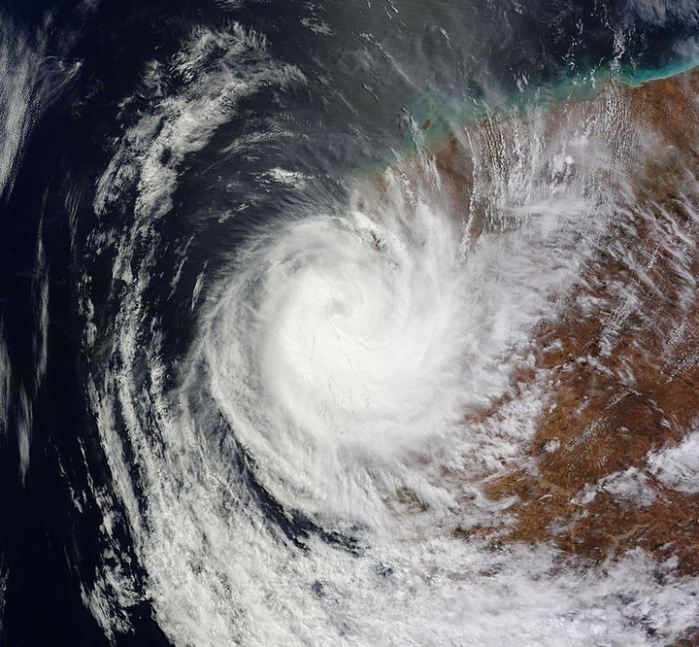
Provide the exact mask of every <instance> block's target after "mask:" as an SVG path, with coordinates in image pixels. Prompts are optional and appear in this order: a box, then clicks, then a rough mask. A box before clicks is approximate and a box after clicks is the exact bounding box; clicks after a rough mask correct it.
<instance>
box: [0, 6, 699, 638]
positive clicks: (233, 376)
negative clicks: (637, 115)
mask: <svg viewBox="0 0 699 647" xmlns="http://www.w3.org/2000/svg"><path fill="white" fill-rule="evenodd" d="M698 58H699V5H698V4H697V3H696V2H695V1H693V0H676V1H670V0H618V1H614V0H577V1H572V0H550V1H547V2H543V1H541V2H539V1H530V2H527V1H526V0H521V1H518V0H501V1H498V0H462V1H457V0H422V1H418V0H324V1H318V0H303V1H301V0H298V1H297V0H283V1H281V0H280V1H275V0H188V1H184V0H168V1H167V2H165V1H160V0H138V1H135V0H120V1H119V2H117V1H115V0H81V1H76V0H64V1H61V2H58V1H56V2H48V1H47V2H42V1H40V0H32V1H26V0H25V1H20V0H5V1H4V2H3V3H2V5H1V6H0V644H1V645H7V646H8V647H15V646H17V647H19V646H28V647H33V646H37V647H39V646H44V645H52V646H60V645H70V646H71V647H82V646H86V647H87V646H97V645H99V646H102V645H119V646H121V645H123V646H146V645H147V646H155V645H157V646H163V647H164V646H173V647H224V646H228V645H241V646H244V647H272V646H274V647H295V646H299V647H301V646H303V647H320V646H333V647H341V646H353V647H359V646H367V647H368V646H371V647H380V646H392V645H401V646H406V647H407V646H412V645H414V646H420V647H423V646H424V647H432V646H434V647H436V646H442V645H444V646H447V645H448V646H458V647H461V646H466V645H475V646H478V647H495V646H502V645H516V646H518V647H529V646H539V645H541V646H550V647H554V646H555V647H562V646H565V647H576V646H580V647H602V646H605V647H607V646H610V647H611V646H615V647H629V646H631V645H634V646H637V647H640V646H642V645H649V646H665V645H671V644H679V643H676V641H677V640H679V639H680V638H682V637H684V636H688V635H690V634H691V632H692V631H694V632H695V634H694V635H697V634H696V632H697V626H698V625H699V596H698V593H699V579H697V577H696V574H694V575H692V574H689V575H688V574H686V573H679V572H677V571H676V568H677V560H676V559H675V560H674V561H673V558H671V557H670V558H668V559H666V560H664V561H662V560H660V561H659V560H658V559H657V558H656V557H655V556H653V555H652V554H650V553H649V552H648V551H646V550H645V549H644V547H643V546H642V545H639V546H638V547H636V548H634V549H633V550H628V551H621V552H620V553H619V554H617V555H616V556H615V557H614V559H610V560H606V561H605V560H591V559H588V558H587V557H585V556H579V555H575V554H568V553H566V554H564V553H563V552H562V549H561V548H560V547H559V546H558V545H557V544H556V543H555V542H554V541H536V542H527V541H508V540H507V539H506V538H501V540H499V541H495V542H494V541H493V540H492V537H486V536H481V535H480V534H478V533H477V532H470V530H469V529H477V528H482V527H486V526H489V524H492V523H493V519H499V521H500V522H502V523H503V524H504V526H507V525H508V524H511V523H514V522H513V521H511V519H512V518H511V517H510V516H507V513H506V508H507V507H508V505H510V504H511V503H512V502H511V501H509V502H508V501H507V500H495V499H493V498H492V497H490V498H489V496H488V494H487V491H486V490H487V487H486V486H487V483H489V482H490V481H491V480H492V479H494V478H496V476H497V475H499V474H502V473H504V472H505V471H507V470H508V469H509V468H510V467H512V466H513V465H516V466H517V468H518V469H519V468H522V465H525V464H526V461H525V459H523V458H522V456H524V455H525V454H526V447H527V443H528V442H529V441H530V440H531V438H533V437H534V434H535V427H536V424H537V422H536V421H537V420H538V419H539V418H540V416H541V412H542V411H543V410H544V408H545V407H549V404H548V403H549V400H547V398H548V397H549V395H550V394H549V393H548V391H546V390H545V389H544V386H542V385H543V384H544V381H543V378H542V379H540V380H538V381H536V380H533V381H531V380H530V381H529V382H527V380H525V379H524V378H521V379H520V378H518V377H517V376H518V375H523V373H522V371H525V370H526V369H527V367H529V368H531V366H532V365H533V360H532V359H531V358H532V356H533V355H532V353H533V351H532V349H531V344H532V331H534V330H537V326H540V325H541V324H542V322H552V321H554V322H555V321H557V320H558V319H557V318H560V317H561V316H562V315H561V312H563V310H564V309H565V307H566V304H568V303H569V302H570V300H571V299H572V298H573V297H572V296H571V295H573V294H576V292H575V291H576V290H578V289H579V288H580V286H581V284H582V283H583V282H584V280H585V279H584V277H585V276H586V272H587V271H588V269H587V268H589V267H590V265H591V264H594V263H595V259H598V258H600V257H601V255H604V254H609V255H614V254H617V253H618V254H619V255H620V256H624V255H625V256H624V258H626V257H627V256H629V255H630V253H629V254H627V251H628V250H627V248H625V247H623V246H619V245H615V244H614V242H615V240H616V239H615V233H614V232H615V231H616V229H615V227H620V226H621V225H620V223H621V222H622V220H623V216H624V214H625V213H626V212H625V211H623V210H620V208H619V207H618V205H619V203H620V198H619V195H620V194H621V193H623V186H624V181H625V180H624V178H623V177H622V179H620V180H618V181H617V180H614V181H607V180H600V179H599V178H601V177H603V176H604V177H605V178H608V177H614V178H617V179H618V178H619V177H621V176H625V175H624V174H626V173H627V172H628V165H627V166H624V165H623V164H621V163H618V162H617V161H616V160H618V158H617V157H615V156H614V155H611V154H609V150H608V145H610V144H609V142H611V141H616V140H615V137H617V136H618V134H619V133H620V132H622V131H624V132H626V131H625V130H624V129H626V130H628V131H631V130H633V127H632V126H631V125H629V124H631V121H630V117H629V115H628V114H627V113H626V112H624V111H616V112H615V109H614V102H609V105H607V104H605V106H606V107H604V108H603V109H601V111H600V112H599V114H598V116H597V117H596V121H594V124H593V125H592V126H590V127H589V128H587V129H586V128H585V127H583V126H582V125H581V126H580V127H579V128H578V127H577V125H576V124H575V123H573V124H572V125H571V124H568V126H569V127H561V126H560V124H561V123H562V121H561V119H562V118H560V117H558V118H554V119H553V121H552V119H551V118H549V117H547V115H551V114H558V113H555V111H556V110H561V109H562V108H561V107H562V106H563V107H565V106H572V105H575V103H576V102H580V101H581V100H583V99H590V100H593V101H594V97H595V96H596V93H598V92H600V91H601V90H602V89H603V88H604V87H607V86H606V84H608V83H609V82H610V81H612V82H614V81H615V82H621V81H624V82H626V83H634V82H639V81H642V80H647V79H650V78H661V77H664V76H667V75H670V74H673V73H676V72H677V71H679V70H682V69H688V68H690V67H691V66H692V65H693V63H694V62H695V61H697V59H698ZM697 101H699V97H698V98H697ZM596 114H597V113H596ZM668 118H671V115H669V116H668ZM488 124H489V126H488V127H489V128H490V130H487V131H483V130H479V129H483V128H486V126H487V125H488ZM498 124H500V126H498ZM502 124H505V125H502ZM581 124H582V122H581ZM588 125H589V124H588ZM483 132H486V134H485V135H482V134H481V135H479V134H478V133H483ZM634 132H635V131H634ZM452 136H456V137H457V139H458V140H459V141H460V142H462V144H463V147H464V150H465V149H466V148H468V149H469V150H470V151H471V152H472V157H471V158H469V159H470V160H471V161H469V162H468V164H471V166H469V168H470V169H476V170H475V171H473V172H472V175H473V178H474V179H473V182H472V183H471V184H469V185H468V186H465V185H464V186H461V185H459V184H458V181H457V183H456V185H455V186H456V187H457V188H456V193H454V190H453V186H452V185H451V184H450V185H449V187H451V188H447V180H446V179H445V178H446V177H447V176H448V175H449V173H450V172H451V171H453V170H454V169H453V168H450V167H449V165H450V164H451V162H448V163H447V162H444V159H443V158H440V157H439V155H440V154H441V153H439V152H437V153H435V151H443V150H444V146H445V144H444V142H445V141H447V140H448V139H449V137H452ZM479 137H480V139H479ZM644 137H646V140H644V139H643V138H644ZM651 138H652V134H646V135H638V136H637V137H636V139H634V140H633V142H632V144H629V148H628V149H625V150H626V152H625V153H624V155H625V157H624V158H623V160H624V161H625V162H626V161H628V160H634V159H635V156H636V155H638V154H639V153H637V152H636V149H635V148H634V147H633V146H641V145H642V144H643V143H644V141H650V140H651ZM624 141H626V140H624ZM629 141H632V140H631V139H630V140H629ZM474 142H475V143H474ZM479 142H480V143H479ZM639 142H640V143H639ZM698 145H699V143H698ZM469 146H470V148H469ZM479 146H481V148H479ZM641 147H642V146H641ZM615 150H616V149H615ZM478 151H485V152H483V154H482V155H481V156H480V157H479V155H478V154H477V153H478ZM615 155H616V153H615ZM625 162H624V163H625ZM459 163H460V162H459ZM459 163H457V162H454V164H455V166H458V164H459ZM445 165H446V166H445ZM459 168H461V167H459ZM605 174H606V175H605ZM449 177H452V176H449ZM694 179H696V178H694ZM690 180H691V179H690ZM690 180H687V181H686V183H685V184H683V185H682V186H678V187H677V195H679V196H685V197H686V196H690V198H691V196H694V195H699V192H697V193H693V192H694V191H696V187H694V186H693V185H692V184H691V181H690ZM619 187H622V188H619ZM690 198H687V201H688V204H689V203H691V204H696V203H695V202H692V199H690ZM690 211H691V210H690ZM691 213H692V214H693V217H694V218H697V212H696V210H695V211H692V212H691ZM677 231H679V230H677ZM677 231H675V233H674V234H673V232H672V231H671V228H669V229H668V230H667V232H665V233H667V236H670V235H671V234H672V235H675V234H677ZM682 231H683V232H684V231H685V230H684V229H683V230H682ZM687 232H688V233H686V232H685V233H682V234H681V235H682V236H683V238H682V245H679V244H678V245H677V246H676V248H674V247H673V248H672V249H673V250H674V251H673V253H674V254H675V258H676V259H677V264H678V267H679V266H682V267H684V265H683V260H682V254H683V253H687V254H689V253H690V252H688V251H687V250H691V249H695V248H696V237H697V228H696V227H695V228H692V227H689V228H688V229H687ZM658 235H660V234H658ZM663 235H665V234H663ZM679 235H680V234H677V236H679ZM663 240H664V239H663ZM673 240H675V239H673ZM668 245H669V243H665V242H662V241H661V242H658V246H657V248H658V249H660V248H661V247H662V248H663V249H665V248H666V247H668ZM663 246H664V247H663ZM632 248H633V246H630V247H629V248H628V249H632ZM683 250H684V251H683ZM648 267H650V265H648ZM637 269H638V268H637ZM639 273H641V269H638V272H637V275H640V274H639ZM690 273H691V272H690ZM692 277H694V278H692ZM692 277H689V278H688V279H687V281H688V282H687V285H689V284H690V283H691V282H692V281H693V280H694V279H695V278H696V276H695V275H692ZM610 280H611V279H610ZM615 285H616V284H615ZM638 285H640V284H639V283H633V282H631V283H629V284H628V285H626V284H624V283H623V282H621V283H619V288H618V292H619V294H621V295H622V296H623V295H625V294H627V293H626V292H625V291H626V290H628V291H629V292H628V295H629V297H628V299H626V300H623V299H622V301H623V307H620V308H619V309H618V310H615V311H614V312H607V313H606V315H609V316H608V319H607V320H608V321H609V322H611V323H609V326H610V328H609V329H610V330H611V329H612V328H613V325H616V324H615V323H614V322H617V323H618V322H619V321H621V320H622V319H623V317H624V316H625V315H624V312H626V310H624V308H626V309H627V310H628V311H631V310H633V307H634V303H636V301H634V299H636V298H637V292H634V290H636V289H637V288H638ZM692 285H694V283H692ZM687 289H689V288H687ZM693 289H694V288H692V290H693ZM696 294H697V293H696V292H695V291H690V292H687V293H686V294H685V296H686V299H687V300H688V301H687V302H688V303H689V302H695V301H696V299H695V296H696ZM580 304H582V305H581V306H580V307H586V306H585V304H584V303H582V301H580ZM688 307H689V306H688ZM602 310H603V309H602ZM606 315H605V316H606ZM678 317H679V315H678ZM607 320H605V321H607ZM683 330H686V328H685V329H683V328H681V327H678V328H677V329H676V330H675V333H676V335H677V336H678V337H679V338H682V336H683V335H688V334H689V333H687V332H683ZM610 334H611V333H610ZM629 370H632V369H629ZM515 383H518V384H519V385H520V386H519V387H518V388H517V389H515V390H514V391H513V384H515ZM522 385H523V386H522ZM495 406H497V407H499V408H498V409H497V415H490V414H487V412H488V411H491V410H492V409H493V407H495ZM551 406H555V404H554V405H551ZM692 406H693V405H692ZM484 412H486V413H484ZM697 413H699V405H697ZM668 415H669V414H668ZM695 427H696V425H695ZM698 433H699V432H698V431H697V430H696V428H694V430H693V431H692V430H689V431H687V434H686V435H685V437H684V440H683V443H679V444H676V445H675V446H674V447H672V448H666V449H665V453H662V451H660V450H658V451H657V452H656V453H654V454H652V455H650V454H649V455H648V458H647V459H644V460H646V463H644V464H646V465H647V466H648V468H647V469H648V474H651V475H653V478H654V479H656V480H657V481H658V482H662V483H664V484H665V485H667V487H670V486H672V487H674V488H676V489H678V490H681V491H683V492H685V493H687V496H689V495H692V496H694V497H696V496H697V493H699V459H698V458H696V457H697V455H698V454H699V452H698V451H697V448H698V447H699V440H698V438H699V436H698V435H697V434H698ZM556 442H558V441H551V443H549V445H547V449H546V451H550V452H553V451H556V447H557V446H556V445H555V443H556ZM578 442H579V443H583V444H582V447H583V450H584V443H585V442H587V441H586V439H585V438H584V437H581V438H580V439H579V441H578ZM518 461H519V462H518ZM525 467H526V465H525ZM526 469H531V470H534V469H535V468H534V467H531V468H526ZM630 469H633V468H630ZM619 473H621V472H619ZM624 474H626V477H629V478H631V477H630V476H629V474H630V472H628V471H627V472H625V473H624ZM634 474H635V476H633V478H634V479H636V480H635V481H634V483H636V484H638V483H639V482H640V481H639V479H641V477H640V476H638V473H634ZM626 477H625V478H626ZM642 478H646V476H643V477H642ZM648 478H650V477H648ZM614 482H615V483H617V481H614ZM618 482H621V481H618ZM628 482H629V481H628V479H627V481H623V483H622V485H617V486H615V487H617V490H616V491H618V492H622V494H623V495H624V496H626V497H627V498H628V497H629V496H631V495H629V494H628V493H629V491H630V490H629V487H630V486H628ZM605 483H607V485H605V487H607V489H608V490H609V491H612V489H613V488H612V487H611V485H609V483H611V481H606V482H605ZM624 483H625V484H626V485H624ZM590 487H593V490H594V487H595V486H594V484H592V485H590ZM600 487H601V486H600ZM639 487H640V486H639ZM593 490H590V489H589V488H588V489H587V490H584V492H583V491H582V490H581V492H582V493H581V495H580V496H581V497H583V499H584V497H585V496H587V495H589V494H590V492H592V495H591V496H593V497H594V496H595V493H594V491H593ZM641 490H642V488H641V489H639V490H638V491H639V492H640V494H638V496H639V497H641V498H642V496H644V494H643V492H645V490H643V491H641ZM634 491H635V490H634ZM585 493H587V494H585ZM620 496H621V495H620ZM581 500H582V499H581ZM639 505H641V504H639ZM466 530H469V532H466ZM697 541H699V538H698V540H697Z"/></svg>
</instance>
